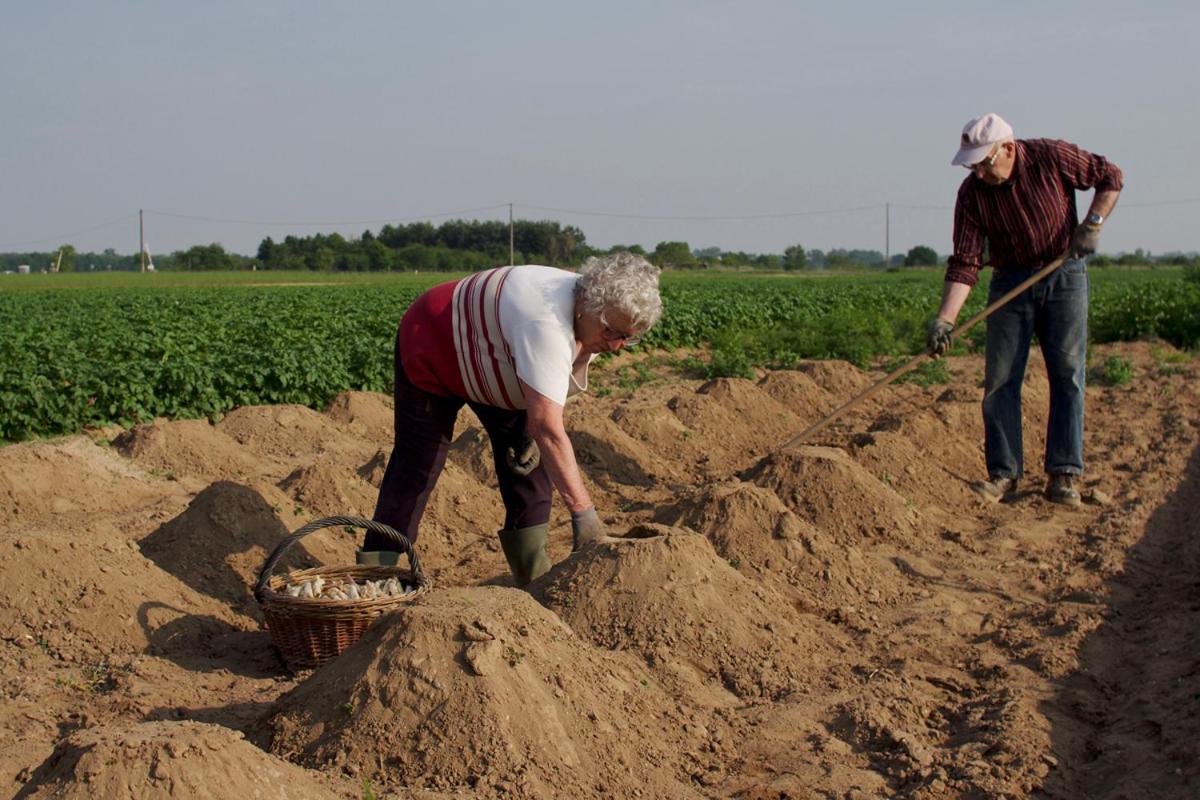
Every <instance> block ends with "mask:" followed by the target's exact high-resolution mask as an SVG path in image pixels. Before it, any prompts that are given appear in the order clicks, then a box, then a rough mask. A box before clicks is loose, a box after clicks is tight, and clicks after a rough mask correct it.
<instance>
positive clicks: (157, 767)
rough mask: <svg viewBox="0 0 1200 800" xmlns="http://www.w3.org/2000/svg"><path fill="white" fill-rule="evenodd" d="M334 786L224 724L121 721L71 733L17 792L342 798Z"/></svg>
mask: <svg viewBox="0 0 1200 800" xmlns="http://www.w3.org/2000/svg"><path fill="white" fill-rule="evenodd" d="M329 784H330V781H329V780H328V779H325V778H323V777H321V776H319V775H315V774H313V773H310V772H309V771H308V770H305V769H303V768H301V767H298V766H296V765H294V764H289V763H288V762H286V761H284V760H283V759H280V758H277V757H275V756H272V755H270V754H269V753H264V752H263V751H262V750H259V749H258V748H257V747H255V746H254V745H252V744H250V743H249V742H247V741H245V739H243V738H242V735H241V734H240V733H237V732H235V731H231V730H229V729H228V728H222V727H221V726H219V725H205V724H203V723H199V722H147V723H141V724H138V723H122V724H114V725H111V726H103V727H96V728H89V729H87V730H83V731H78V732H76V733H74V734H72V735H71V736H69V737H68V738H67V739H65V740H64V741H63V742H61V743H60V744H59V745H58V747H56V748H55V749H54V754H53V755H52V756H51V757H50V758H49V759H48V760H47V761H46V762H45V763H44V764H43V765H42V766H41V767H40V768H39V769H38V770H37V772H36V773H35V774H34V776H33V779H32V780H31V781H30V783H29V785H27V786H26V788H25V789H24V790H23V791H22V792H21V793H20V794H18V795H17V797H20V798H30V800H35V799H39V798H47V800H48V799H49V798H58V799H59V800H93V798H97V797H113V798H116V797H122V798H158V797H170V798H180V800H200V799H201V798H203V799H204V800H227V798H231V797H238V798H252V797H253V798H263V800H268V798H277V799H278V800H289V798H297V797H304V798H309V797H311V798H329V800H334V799H335V798H337V797H339V796H341V792H335V791H334V790H333V788H331V786H330V785H329ZM338 788H340V789H343V790H344V789H345V787H344V786H339V787H338Z"/></svg>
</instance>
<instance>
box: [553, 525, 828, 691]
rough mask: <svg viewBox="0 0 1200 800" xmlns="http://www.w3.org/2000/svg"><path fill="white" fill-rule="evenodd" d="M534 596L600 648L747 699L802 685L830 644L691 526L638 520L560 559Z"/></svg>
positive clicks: (687, 680)
mask: <svg viewBox="0 0 1200 800" xmlns="http://www.w3.org/2000/svg"><path fill="white" fill-rule="evenodd" d="M535 594H536V596H537V597H538V598H539V599H541V600H542V602H543V603H545V605H546V606H547V607H548V608H550V609H551V610H553V611H554V612H555V613H557V614H558V615H559V616H560V617H561V618H562V619H563V620H565V621H566V622H567V624H568V625H570V626H571V627H572V628H574V629H575V631H576V632H578V633H580V634H581V635H583V636H585V637H587V638H588V639H590V640H591V641H592V642H594V643H595V644H597V645H598V646H600V647H604V648H607V649H609V650H631V651H634V652H637V653H640V654H641V655H642V656H643V657H644V658H645V659H646V662H647V663H648V664H649V665H650V666H652V667H653V668H654V669H655V670H656V672H660V673H663V674H664V675H667V676H672V677H674V678H677V679H681V680H682V682H684V683H685V684H700V685H704V684H709V685H716V686H719V687H724V688H725V689H727V690H728V691H730V692H732V693H733V694H734V695H736V696H737V697H739V698H743V699H751V698H778V697H781V696H783V695H785V694H787V693H790V692H793V691H796V690H798V689H800V688H802V687H803V686H804V685H805V683H806V679H807V675H806V672H805V667H806V664H807V659H808V658H809V657H811V656H813V655H814V654H815V653H817V652H825V651H826V649H827V644H826V643H825V642H822V640H821V637H819V636H817V635H816V634H814V633H813V631H812V629H811V626H807V625H804V624H802V623H801V622H800V619H799V618H798V616H797V615H795V614H794V613H792V612H791V609H790V608H789V606H788V603H787V602H786V601H785V600H783V598H781V597H780V596H779V595H778V594H776V593H775V592H774V591H772V590H771V589H769V588H768V587H766V586H764V585H762V584H760V583H758V582H756V581H753V580H748V579H747V578H746V577H744V576H743V575H742V574H740V573H739V572H738V571H737V570H736V569H734V567H732V566H731V565H730V564H729V562H727V561H726V560H724V559H723V558H721V557H720V556H718V555H717V554H716V553H715V552H714V551H713V548H712V545H711V544H710V543H709V542H708V540H707V539H705V538H704V537H703V536H699V535H697V534H696V533H694V532H692V531H689V530H686V529H682V528H672V527H669V526H666V525H656V524H646V525H639V526H635V527H634V528H633V529H631V530H630V531H629V533H628V535H627V536H625V537H622V538H620V539H617V540H616V541H612V542H608V543H604V544H601V545H597V546H595V547H593V548H590V549H588V550H586V551H584V552H582V553H580V554H578V555H577V556H576V557H575V558H571V559H568V560H567V561H565V562H563V563H562V564H560V565H558V566H557V567H555V569H553V570H552V571H551V572H550V573H548V574H547V576H546V577H544V578H542V579H541V580H540V581H539V582H538V585H537V588H536V589H535Z"/></svg>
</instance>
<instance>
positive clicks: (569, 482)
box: [521, 381, 592, 512]
mask: <svg viewBox="0 0 1200 800" xmlns="http://www.w3.org/2000/svg"><path fill="white" fill-rule="evenodd" d="M521 393H522V394H523V395H524V396H525V413H526V419H525V431H526V433H528V434H529V435H530V436H532V437H533V439H534V441H536V442H537V444H538V449H540V450H541V452H542V466H544V467H545V468H546V471H547V472H549V473H550V480H551V481H553V482H554V486H555V488H557V489H558V491H559V494H561V495H562V498H563V502H565V503H566V505H567V509H568V510H569V511H571V512H578V511H583V510H585V509H588V508H591V507H592V498H591V497H590V496H589V495H588V491H587V488H586V487H585V486H584V485H583V475H582V474H580V472H579V464H578V463H576V461H575V449H574V448H573V447H572V446H571V440H570V439H569V438H568V437H567V429H566V427H565V426H564V425H563V407H562V406H561V405H559V404H558V403H556V402H554V401H553V400H551V399H549V398H548V397H546V396H545V395H542V394H539V393H538V392H537V391H536V390H535V389H533V388H532V387H531V386H529V384H527V383H525V381H521Z"/></svg>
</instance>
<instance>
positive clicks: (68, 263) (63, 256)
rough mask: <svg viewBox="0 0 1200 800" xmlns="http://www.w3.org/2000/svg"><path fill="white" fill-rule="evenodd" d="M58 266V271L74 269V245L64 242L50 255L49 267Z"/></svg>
mask: <svg viewBox="0 0 1200 800" xmlns="http://www.w3.org/2000/svg"><path fill="white" fill-rule="evenodd" d="M55 265H57V266H58V270H59V271H60V272H71V271H73V270H74V269H75V246H74V245H70V244H64V245H63V246H62V247H60V248H58V250H57V251H55V253H54V254H53V255H52V256H51V257H50V269H54V268H55Z"/></svg>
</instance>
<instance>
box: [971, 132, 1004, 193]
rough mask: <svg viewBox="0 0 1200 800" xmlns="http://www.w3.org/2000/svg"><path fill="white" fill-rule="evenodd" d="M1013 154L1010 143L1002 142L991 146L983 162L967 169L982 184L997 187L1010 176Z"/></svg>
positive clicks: (978, 162)
mask: <svg viewBox="0 0 1200 800" xmlns="http://www.w3.org/2000/svg"><path fill="white" fill-rule="evenodd" d="M1014 152H1015V148H1014V146H1013V143H1012V142H1002V143H1000V144H997V145H995V146H993V147H992V149H991V151H989V152H988V154H987V156H985V157H984V158H983V160H981V161H977V162H975V163H974V164H971V165H970V167H969V169H970V170H971V172H972V173H974V175H975V177H976V178H979V180H981V181H983V182H984V183H986V184H989V185H991V186H999V185H1000V184H1002V183H1004V182H1005V181H1006V180H1008V176H1009V175H1011V174H1012V168H1013V153H1014Z"/></svg>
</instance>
